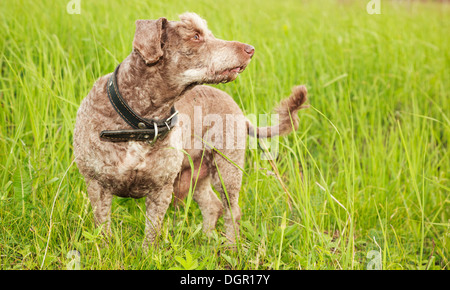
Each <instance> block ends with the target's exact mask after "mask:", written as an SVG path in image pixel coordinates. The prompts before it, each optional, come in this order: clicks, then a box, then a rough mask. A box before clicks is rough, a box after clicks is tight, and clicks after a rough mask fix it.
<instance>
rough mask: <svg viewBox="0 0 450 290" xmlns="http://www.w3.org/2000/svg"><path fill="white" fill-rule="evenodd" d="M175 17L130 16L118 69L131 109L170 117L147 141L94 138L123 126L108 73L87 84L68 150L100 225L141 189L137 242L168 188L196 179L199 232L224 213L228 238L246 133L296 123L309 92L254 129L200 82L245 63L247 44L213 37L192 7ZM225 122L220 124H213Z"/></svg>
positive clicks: (234, 224)
mask: <svg viewBox="0 0 450 290" xmlns="http://www.w3.org/2000/svg"><path fill="white" fill-rule="evenodd" d="M180 20H181V21H167V20H166V19H165V18H160V19H158V20H138V21H136V33H135V37H134V40H133V51H132V52H131V54H130V55H129V56H128V57H127V58H126V59H125V60H124V61H123V62H122V64H121V65H120V68H119V70H118V72H117V75H116V78H117V86H118V88H119V91H120V94H121V95H122V96H123V99H124V100H125V102H126V103H127V104H128V105H129V107H131V108H132V109H133V110H134V111H135V112H136V113H137V114H139V115H140V116H142V117H144V118H149V119H156V120H158V119H159V120H161V119H164V118H167V117H168V116H170V114H171V108H172V107H173V106H175V108H176V109H177V110H178V112H179V122H178V123H177V125H175V127H173V128H172V129H171V130H170V131H169V133H168V134H167V135H165V136H164V137H158V139H156V141H155V142H154V143H152V144H149V143H148V142H146V141H124V142H111V141H109V140H104V139H102V138H100V137H99V133H100V132H101V131H103V130H122V129H130V126H129V125H128V124H127V123H126V122H125V121H124V119H122V117H121V116H120V115H119V114H118V113H117V112H116V111H115V110H114V108H113V106H112V104H111V103H110V101H109V99H108V93H107V82H108V79H109V78H110V76H111V74H108V75H106V76H103V77H101V78H100V79H99V80H98V81H97V82H96V83H95V85H94V87H93V88H92V90H91V91H90V93H89V94H88V95H87V97H86V98H85V99H84V100H83V101H82V103H81V106H80V108H79V110H78V114H77V120H76V125H75V130H74V154H75V157H76V162H77V165H78V168H79V170H80V172H81V173H82V174H83V175H84V177H85V180H86V184H87V190H88V195H89V198H90V201H91V204H92V207H93V211H94V217H95V223H96V225H101V224H104V225H105V229H106V231H107V232H108V231H109V229H110V208H111V201H112V197H113V195H117V196H121V197H133V198H141V197H145V198H146V202H145V204H146V229H145V232H146V238H145V241H144V245H147V244H148V243H152V242H153V241H154V240H155V238H156V236H157V235H158V233H159V231H160V227H161V224H162V220H163V218H164V215H165V213H166V210H167V208H168V206H169V204H170V202H171V200H172V194H173V193H174V194H175V196H176V197H177V198H178V199H181V198H183V197H185V196H186V195H187V193H188V192H189V189H190V188H193V187H194V185H195V190H194V193H193V198H194V200H195V201H196V202H197V203H198V205H199V207H200V209H201V212H202V215H203V229H204V231H205V232H209V231H211V230H212V229H214V227H215V225H216V222H217V219H218V218H219V216H220V215H222V213H223V214H224V221H225V227H226V236H227V237H228V239H229V240H230V241H231V242H234V241H235V239H236V237H237V235H238V233H239V228H238V226H239V220H240V217H241V212H240V208H239V205H238V198H239V191H240V188H241V181H242V171H241V169H240V168H244V155H245V142H246V138H247V136H248V134H250V135H251V136H256V137H271V136H274V135H276V134H280V135H281V134H287V133H289V132H291V131H292V129H293V128H294V129H297V126H298V117H297V114H296V112H297V111H298V110H299V109H300V108H301V105H302V104H303V103H304V102H305V101H306V94H307V92H306V88H305V87H304V86H299V87H295V88H294V90H293V92H292V95H291V96H290V98H288V99H286V100H284V101H283V102H282V103H281V105H280V106H279V107H278V109H277V113H278V114H279V115H280V118H279V121H280V124H279V125H276V126H273V127H268V128H265V129H266V130H264V132H265V133H262V132H263V130H261V129H262V128H254V127H253V126H252V125H251V124H250V122H249V121H248V120H247V119H246V118H245V117H243V114H242V111H241V110H240V109H239V107H238V105H237V104H236V103H235V102H234V101H233V99H232V98H231V97H230V96H229V95H227V94H226V93H224V92H223V91H220V90H218V89H215V88H212V87H209V86H201V85H200V84H204V83H220V82H230V81H233V80H234V79H236V77H237V76H238V74H239V73H241V72H242V71H243V70H244V69H245V68H246V66H247V65H248V64H249V62H250V59H251V58H252V56H253V54H254V48H253V47H252V46H250V45H247V44H243V43H239V42H235V41H224V40H220V39H217V38H215V37H214V36H213V35H212V33H211V32H210V31H209V30H208V28H207V25H206V21H204V20H203V19H201V18H200V17H199V16H198V15H196V14H194V13H185V14H183V15H181V16H180ZM225 121H226V122H227V124H226V125H224V124H220V123H221V122H225ZM229 123H232V124H233V125H232V126H229ZM212 125H214V126H212ZM181 149H183V150H181ZM224 156H226V157H224ZM190 161H191V162H192V165H193V168H192V166H191V162H190ZM231 161H232V162H231ZM239 167H240V168H239ZM212 187H214V188H215V190H217V191H218V192H219V193H220V196H221V200H219V198H218V197H217V196H216V194H215V193H214V191H213V190H212Z"/></svg>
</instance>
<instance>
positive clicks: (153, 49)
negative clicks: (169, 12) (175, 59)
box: [133, 17, 167, 64]
mask: <svg viewBox="0 0 450 290" xmlns="http://www.w3.org/2000/svg"><path fill="white" fill-rule="evenodd" d="M166 23H167V19H166V18H163V17H162V18H159V19H158V20H136V32H135V34H134V39H133V48H134V49H135V50H137V52H139V54H140V55H141V56H142V58H143V59H144V61H145V63H146V64H153V63H156V62H157V61H158V60H159V59H160V58H161V56H163V51H162V48H161V35H162V33H163V30H164V27H165V25H166Z"/></svg>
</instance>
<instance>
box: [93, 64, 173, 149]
mask: <svg viewBox="0 0 450 290" xmlns="http://www.w3.org/2000/svg"><path fill="white" fill-rule="evenodd" d="M119 67H120V64H119V65H118V66H117V67H116V69H115V70H114V73H113V74H112V75H111V77H110V78H109V80H108V82H107V83H106V90H107V92H108V98H109V101H110V102H111V104H112V106H113V108H114V109H115V110H116V112H117V113H118V114H119V116H120V117H122V119H124V120H125V122H127V123H128V124H129V125H130V126H131V127H132V128H133V129H127V130H105V131H102V132H101V133H100V138H102V139H104V140H108V141H116V142H123V141H131V140H134V141H149V142H152V143H153V142H155V141H156V139H157V138H158V136H163V135H166V134H167V133H168V132H169V131H170V130H171V129H172V128H173V127H174V126H175V124H176V123H177V120H178V112H177V111H176V110H175V107H172V108H171V110H170V116H169V117H168V118H166V119H163V120H153V119H145V118H142V117H141V116H139V115H138V114H137V113H136V112H135V111H133V110H132V109H131V108H130V107H129V106H128V105H127V103H126V102H125V101H124V99H123V98H122V95H121V94H120V92H119V87H118V85H117V81H116V74H117V71H118V70H119Z"/></svg>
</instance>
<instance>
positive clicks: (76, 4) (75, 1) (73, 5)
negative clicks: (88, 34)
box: [66, 0, 81, 14]
mask: <svg viewBox="0 0 450 290" xmlns="http://www.w3.org/2000/svg"><path fill="white" fill-rule="evenodd" d="M66 10H67V13H69V14H80V13H81V0H70V1H69V3H67V7H66Z"/></svg>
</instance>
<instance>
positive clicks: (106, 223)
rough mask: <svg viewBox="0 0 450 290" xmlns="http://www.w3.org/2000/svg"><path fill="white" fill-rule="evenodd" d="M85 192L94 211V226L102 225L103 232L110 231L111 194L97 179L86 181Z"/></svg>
mask: <svg viewBox="0 0 450 290" xmlns="http://www.w3.org/2000/svg"><path fill="white" fill-rule="evenodd" d="M87 192H88V196H89V199H90V201H91V205H92V210H93V212H94V222H95V226H96V227H99V226H102V225H103V230H102V231H103V233H104V234H107V235H109V234H110V233H111V203H112V197H113V195H112V194H111V192H109V191H108V190H106V189H104V188H103V187H102V186H101V185H100V184H99V183H98V182H97V181H95V180H93V179H91V180H90V181H89V182H88V186H87Z"/></svg>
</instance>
